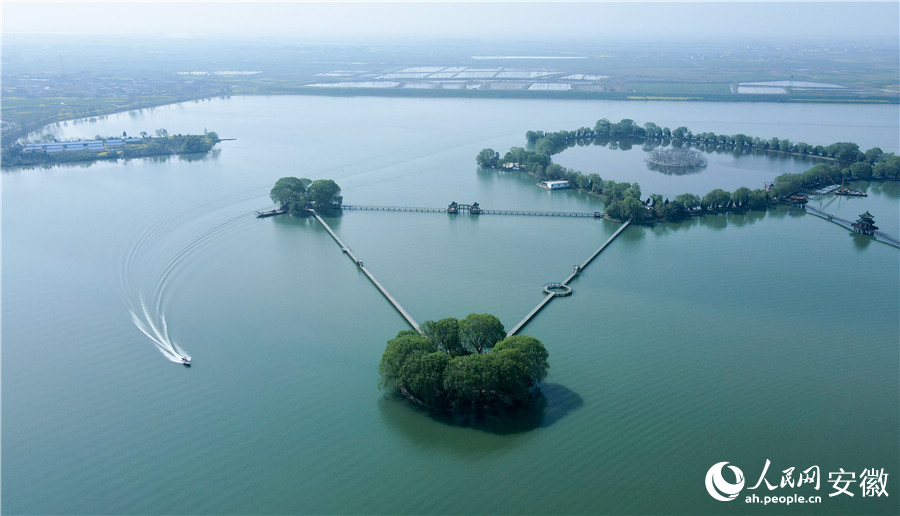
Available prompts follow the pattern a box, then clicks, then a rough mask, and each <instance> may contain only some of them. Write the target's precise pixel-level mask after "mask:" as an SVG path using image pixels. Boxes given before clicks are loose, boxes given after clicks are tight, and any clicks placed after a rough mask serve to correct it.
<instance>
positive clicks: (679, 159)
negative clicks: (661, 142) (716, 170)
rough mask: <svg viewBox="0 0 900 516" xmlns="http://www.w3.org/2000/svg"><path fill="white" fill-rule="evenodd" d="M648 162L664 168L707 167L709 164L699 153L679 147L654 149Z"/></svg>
mask: <svg viewBox="0 0 900 516" xmlns="http://www.w3.org/2000/svg"><path fill="white" fill-rule="evenodd" d="M647 162H648V163H652V164H654V165H660V166H663V167H705V166H706V163H707V161H706V158H705V157H704V156H703V154H701V153H700V152H699V151H695V150H692V149H682V148H677V147H673V148H671V149H653V150H652V151H650V152H649V153H648V155H647Z"/></svg>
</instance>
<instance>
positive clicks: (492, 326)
mask: <svg viewBox="0 0 900 516" xmlns="http://www.w3.org/2000/svg"><path fill="white" fill-rule="evenodd" d="M421 332H422V333H421V334H420V333H417V332H415V331H413V330H404V331H401V332H400V333H398V334H397V336H396V337H395V338H393V339H391V340H389V341H388V342H387V347H386V348H385V350H384V355H383V356H382V357H381V363H380V364H379V366H378V372H379V374H380V376H381V378H380V380H379V382H378V387H379V389H381V388H385V387H388V386H392V387H395V388H396V389H397V391H398V392H399V393H400V394H402V395H403V396H404V397H405V398H407V399H408V400H410V401H412V402H413V403H416V404H418V405H420V406H422V407H425V408H427V409H428V410H432V411H435V412H444V413H453V414H471V413H497V412H502V411H505V410H509V409H515V408H518V407H523V406H525V405H527V404H528V402H529V401H530V400H532V399H533V398H535V396H536V394H537V392H539V390H538V385H539V384H540V383H541V381H542V380H543V379H544V378H545V377H546V376H547V370H548V369H549V368H550V364H549V363H548V361H547V357H548V354H547V350H546V349H545V348H544V345H543V344H541V341H539V340H538V339H535V338H534V337H529V336H527V335H514V336H511V337H507V336H506V332H505V331H504V329H503V324H501V323H500V320H499V319H497V318H496V317H495V316H493V315H491V314H469V315H468V316H466V317H465V318H464V319H455V318H453V317H448V318H445V319H441V320H438V321H426V322H425V323H423V324H422V326H421Z"/></svg>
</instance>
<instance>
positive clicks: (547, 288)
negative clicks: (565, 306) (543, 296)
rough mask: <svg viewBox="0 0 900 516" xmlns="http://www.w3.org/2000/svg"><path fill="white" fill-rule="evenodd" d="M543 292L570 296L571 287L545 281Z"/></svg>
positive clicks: (558, 295)
mask: <svg viewBox="0 0 900 516" xmlns="http://www.w3.org/2000/svg"><path fill="white" fill-rule="evenodd" d="M544 292H545V293H547V294H550V295H552V296H556V297H563V296H570V295H572V287H570V286H568V285H563V284H562V283H557V282H552V283H545V284H544Z"/></svg>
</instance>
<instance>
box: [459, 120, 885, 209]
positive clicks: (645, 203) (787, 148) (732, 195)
mask: <svg viewBox="0 0 900 516" xmlns="http://www.w3.org/2000/svg"><path fill="white" fill-rule="evenodd" d="M525 138H526V140H527V141H528V143H529V144H531V145H532V146H533V150H527V149H525V148H523V147H512V148H510V149H509V151H508V152H507V153H506V154H505V155H503V157H500V154H499V153H498V152H496V151H494V149H490V148H487V149H482V150H481V152H479V153H478V155H477V156H476V159H475V161H476V163H477V164H478V166H480V167H482V168H497V167H501V168H503V166H504V165H505V164H508V163H514V164H517V165H518V166H519V167H520V168H521V169H523V170H525V171H527V172H528V173H529V174H531V175H533V176H534V177H536V178H537V179H538V180H541V181H544V180H567V181H569V183H570V184H571V185H572V186H573V187H575V188H577V189H579V190H582V191H585V192H589V193H593V194H595V195H598V196H600V198H601V199H603V201H604V203H605V204H606V211H605V213H606V215H607V216H609V217H610V218H614V219H618V220H627V219H632V220H634V221H636V222H641V221H648V220H653V219H660V218H662V219H666V220H680V219H683V218H686V217H688V216H690V215H691V214H703V213H716V212H721V211H725V210H765V209H767V208H768V207H769V206H771V205H772V204H773V203H774V202H775V201H777V200H778V199H785V198H789V197H790V196H791V195H794V194H796V193H798V192H801V191H803V190H808V189H812V188H815V187H819V186H822V185H827V184H830V183H832V182H834V181H839V180H842V179H861V180H869V179H888V178H897V177H900V156H896V155H894V154H893V153H886V152H883V151H882V150H881V149H880V148H878V147H874V148H872V149H869V150H867V151H865V152H862V151H860V149H859V145H857V144H855V143H851V142H837V143H834V144H831V145H828V146H821V145H818V146H812V145H809V144H806V143H802V142H800V143H792V142H790V141H789V140H787V139H778V138H772V139H770V140H762V139H759V138H755V137H749V136H746V135H743V134H736V135H716V134H715V133H711V132H705V133H696V134H695V133H692V132H691V131H690V130H689V129H687V128H686V127H678V128H676V129H675V130H670V129H669V128H668V127H659V126H658V125H656V124H654V123H652V122H648V123H646V124H644V125H643V126H640V125H638V124H636V123H635V122H634V121H633V120H631V119H623V120H622V121H620V122H619V123H611V122H610V121H609V120H607V119H605V118H604V119H600V120H598V121H597V123H596V124H595V125H594V128H593V129H591V128H589V127H582V128H579V129H577V130H575V131H565V130H563V131H556V132H549V133H545V132H543V131H528V132H527V133H525ZM609 141H613V142H622V144H621V145H623V146H624V145H625V142H629V143H628V145H630V142H635V141H644V142H664V143H672V145H676V144H677V145H690V146H696V147H698V148H700V149H701V150H713V149H716V148H727V147H734V148H747V149H757V150H759V151H763V152H775V151H777V152H790V153H795V154H801V155H806V156H811V157H823V158H829V159H832V160H834V163H831V164H825V163H819V164H816V165H814V166H813V167H811V168H810V169H808V170H806V171H804V172H801V173H796V174H792V173H787V174H782V175H780V176H778V177H776V178H775V181H774V182H773V185H772V188H771V190H765V189H753V190H751V189H749V188H747V187H741V188H738V189H737V190H735V191H734V192H727V191H725V190H722V189H720V188H716V189H713V190H712V191H710V192H708V193H707V194H706V195H704V196H702V197H701V196H699V195H697V194H693V193H684V194H680V195H677V196H675V198H674V199H671V200H670V199H668V198H663V197H662V196H660V195H658V194H653V195H651V196H650V197H648V198H647V199H646V200H642V199H641V191H640V186H639V185H638V184H637V183H628V182H621V183H620V182H616V181H612V180H603V179H602V178H601V177H600V176H599V175H598V174H583V173H581V172H580V171H578V170H573V169H570V168H566V167H563V166H561V165H558V164H556V163H553V162H552V159H551V156H552V155H554V154H557V153H559V152H562V151H563V150H565V149H566V148H568V147H569V146H571V145H575V144H576V143H577V144H582V143H584V142H587V143H592V142H593V143H598V142H599V143H606V142H609Z"/></svg>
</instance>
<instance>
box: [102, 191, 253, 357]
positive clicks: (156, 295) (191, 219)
mask: <svg viewBox="0 0 900 516" xmlns="http://www.w3.org/2000/svg"><path fill="white" fill-rule="evenodd" d="M253 197H255V194H253V193H250V194H248V192H240V193H237V194H234V195H229V196H227V197H225V198H219V199H212V200H207V201H205V202H199V203H195V204H193V205H191V206H187V207H184V208H182V209H180V210H176V211H173V212H170V213H169V214H168V215H167V216H165V217H162V218H160V219H158V220H157V221H156V223H155V224H153V225H152V226H150V227H149V228H147V229H146V231H144V232H142V233H141V234H139V236H138V237H137V239H136V240H135V241H134V242H133V244H132V245H131V247H130V248H129V249H128V250H127V252H126V253H125V255H124V259H123V262H122V265H121V267H120V277H119V280H120V281H119V284H120V287H121V291H122V294H123V298H124V299H123V300H124V301H125V305H126V308H127V310H128V313H129V315H130V317H131V321H132V323H133V324H134V325H135V327H136V328H137V329H138V330H140V332H141V333H143V334H144V335H145V336H146V337H147V338H148V339H150V341H151V342H153V344H154V345H155V346H156V348H157V349H158V350H159V352H160V353H162V355H163V356H164V357H165V358H166V359H168V360H169V361H171V362H175V363H179V364H180V363H182V357H186V358H188V359H190V358H191V357H190V355H189V354H188V353H187V351H186V350H185V349H184V348H183V347H182V346H181V345H180V344H178V342H176V341H175V339H173V338H172V336H171V335H170V334H169V325H168V322H167V321H166V316H165V309H166V303H165V300H166V299H167V298H168V294H169V291H170V289H171V288H172V283H173V282H172V279H173V277H174V276H176V275H177V272H178V270H179V269H180V268H181V267H182V266H183V265H184V264H185V262H186V261H188V260H189V259H190V257H191V256H192V255H193V254H194V253H196V252H197V251H198V250H199V249H200V248H201V247H202V246H204V245H207V244H209V243H211V242H213V241H214V240H215V237H217V236H218V235H220V234H222V233H223V232H225V231H227V230H230V229H233V228H234V227H236V226H237V225H238V224H240V223H251V222H252V221H253V220H255V219H254V218H253V217H252V216H251V215H250V214H247V213H242V214H240V215H237V216H233V217H230V218H228V219H226V220H225V221H224V222H220V223H218V224H215V225H213V226H212V227H208V226H207V227H202V216H203V215H204V214H206V215H209V214H210V213H211V212H212V209H215V208H216V207H221V208H225V207H227V206H222V205H223V204H226V205H233V203H234V202H235V201H236V200H247V199H249V198H253ZM229 201H230V202H229ZM198 214H199V215H198ZM198 229H199V231H198ZM178 242H181V243H182V245H180V246H179V245H178ZM166 249H177V251H175V252H173V253H166V252H165V250H166ZM146 292H149V293H150V294H149V295H146V294H145V293H146Z"/></svg>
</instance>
